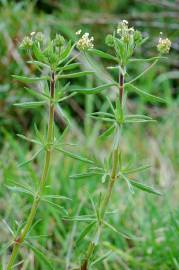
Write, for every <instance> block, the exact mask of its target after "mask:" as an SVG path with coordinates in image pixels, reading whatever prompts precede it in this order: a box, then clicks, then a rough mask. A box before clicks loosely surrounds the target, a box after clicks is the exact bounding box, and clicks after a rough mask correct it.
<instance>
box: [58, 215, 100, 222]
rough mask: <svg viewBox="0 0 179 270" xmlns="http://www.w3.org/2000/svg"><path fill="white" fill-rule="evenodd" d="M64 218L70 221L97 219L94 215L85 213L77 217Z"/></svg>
mask: <svg viewBox="0 0 179 270" xmlns="http://www.w3.org/2000/svg"><path fill="white" fill-rule="evenodd" d="M63 219H64V220H69V221H82V222H90V221H95V222H96V221H97V220H96V218H95V216H94V215H84V216H75V217H63Z"/></svg>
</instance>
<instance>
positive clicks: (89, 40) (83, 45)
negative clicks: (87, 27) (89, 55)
mask: <svg viewBox="0 0 179 270" xmlns="http://www.w3.org/2000/svg"><path fill="white" fill-rule="evenodd" d="M93 41H94V37H89V33H85V34H83V35H82V37H81V38H80V39H79V40H78V42H77V44H76V46H77V48H78V49H79V50H83V51H84V50H87V49H92V48H93V47H94V44H93Z"/></svg>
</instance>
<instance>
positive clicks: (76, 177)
mask: <svg viewBox="0 0 179 270" xmlns="http://www.w3.org/2000/svg"><path fill="white" fill-rule="evenodd" d="M102 174H103V173H99V172H87V173H79V174H74V175H71V176H70V178H71V179H83V178H88V177H91V176H97V175H102Z"/></svg>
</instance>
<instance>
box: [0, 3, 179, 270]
mask: <svg viewBox="0 0 179 270" xmlns="http://www.w3.org/2000/svg"><path fill="white" fill-rule="evenodd" d="M121 19H127V20H128V21H129V23H130V25H132V26H134V27H135V28H138V29H139V30H140V31H142V33H143V35H144V36H147V35H149V40H148V41H147V42H146V44H145V45H144V47H143V48H142V49H141V50H140V51H138V52H137V55H136V56H137V57H141V58H144V57H146V58H148V57H151V56H155V55H156V53H157V51H156V44H157V42H158V37H159V33H160V32H163V33H164V36H165V35H166V36H167V37H169V38H170V39H171V41H172V49H171V53H170V55H169V57H168V59H165V60H162V61H160V63H159V64H157V66H155V67H154V68H153V69H152V70H151V71H150V72H149V73H148V74H147V75H145V76H144V77H141V79H140V80H139V81H138V82H137V83H138V86H139V87H140V88H142V89H144V90H147V91H148V92H150V93H152V94H155V95H158V96H161V97H163V98H165V99H166V100H167V104H164V105H163V104H157V103H154V104H152V103H151V102H150V101H149V100H148V99H147V98H144V97H139V96H137V95H134V94H131V95H130V96H129V100H128V103H127V107H128V111H129V112H131V113H147V114H149V115H151V116H152V117H155V118H156V119H157V120H158V122H157V124H149V125H138V124H136V125H134V124H133V125H131V126H130V127H127V128H126V130H125V137H124V138H123V152H124V155H125V159H126V163H128V162H133V163H134V165H138V164H139V165H140V164H146V163H147V164H148V163H149V164H151V165H152V166H151V168H150V169H149V170H148V171H146V172H142V173H140V175H138V176H137V177H138V179H139V180H141V181H143V183H146V184H150V185H154V186H156V187H157V188H158V189H159V190H161V191H162V193H163V196H162V197H157V198H156V197H154V196H153V195H148V194H147V195H146V194H143V193H142V192H139V191H136V192H135V194H134V195H131V194H130V193H129V191H128V190H127V188H126V187H125V186H124V185H123V184H122V183H121V184H120V183H118V184H117V185H116V188H115V190H114V196H113V198H112V200H111V206H110V209H111V210H116V214H115V215H110V216H109V217H108V218H109V222H110V223H111V224H113V225H114V226H115V227H116V228H118V229H120V230H127V232H129V233H131V234H132V235H135V236H137V237H138V240H129V239H123V238H122V237H120V236H119V235H116V234H115V233H114V234H113V233H111V232H110V231H108V230H105V231H104V233H103V235H102V242H101V245H100V248H99V251H98V253H97V254H96V258H97V257H98V256H99V255H100V256H101V255H103V254H105V253H106V252H107V251H112V253H111V255H110V256H109V257H108V258H107V259H106V260H104V261H103V262H99V263H97V264H95V265H94V266H93V268H92V269H105V270H113V269H114V270H115V269H116V270H119V269H122V270H123V269H124V270H129V269H132V270H139V269H140V270H144V269H145V270H154V269H155V270H156V269H159V270H172V269H179V245H178V243H179V203H178V196H179V183H178V171H179V144H178V138H179V126H178V117H179V110H178V103H179V95H178V93H179V71H178V67H179V57H178V54H179V1H178V0H176V1H174V0H173V1H172V0H171V1H169V0H163V1H160V0H148V1H142V0H133V1H132V0H110V1H109V0H101V1H100V0H98V1H97V0H91V1H85V0H81V1H80V0H66V1H65V0H62V1H60V0H59V1H56V0H49V1H45V0H44V1H6V0H1V1H0V56H1V57H0V185H1V188H0V259H1V262H2V266H1V267H3V266H4V265H5V262H6V260H7V256H8V253H9V252H10V250H11V247H9V248H7V245H8V243H9V241H11V240H12V235H11V232H10V229H9V228H10V227H12V228H14V229H15V228H16V227H17V225H18V224H19V223H21V222H23V221H24V219H25V217H26V215H27V213H28V210H29V207H30V205H31V198H29V197H28V196H27V195H24V194H23V193H14V192H11V191H10V190H8V188H7V185H10V184H11V183H12V182H13V181H15V182H19V183H27V184H29V185H31V186H35V185H36V184H37V181H38V177H39V176H40V174H41V167H42V157H40V158H38V160H35V162H33V164H30V165H28V166H26V167H22V168H19V167H18V166H17V165H18V163H20V162H22V161H24V160H25V159H29V158H30V157H31V156H32V155H33V153H34V151H35V149H34V148H35V147H33V146H32V145H29V144H28V143H27V144H25V143H24V142H23V141H21V140H20V139H19V138H18V137H17V136H16V134H17V133H21V134H25V135H29V134H30V135H33V134H34V123H37V125H38V127H39V128H40V129H42V130H43V129H44V127H45V125H46V122H47V112H46V110H42V109H38V110H35V111H31V110H21V109H17V108H16V107H15V106H13V104H14V103H15V102H20V101H23V100H30V99H31V97H30V95H29V94H28V93H27V92H26V91H25V89H24V85H22V84H21V83H19V82H17V81H15V80H14V79H13V78H12V77H11V75H12V74H16V75H22V74H26V75H31V74H34V73H35V72H36V70H35V69H33V67H32V66H30V65H28V64H27V63H26V60H28V58H27V56H26V55H25V54H24V55H23V53H21V52H20V50H19V48H18V47H19V43H20V41H21V40H22V39H23V37H24V36H25V35H28V34H29V33H31V32H32V31H42V32H44V33H45V34H46V35H50V34H51V35H53V34H55V33H56V32H58V33H61V34H63V35H64V36H65V37H66V38H67V39H69V38H70V39H72V40H74V41H75V38H76V36H75V32H76V31H77V30H78V29H82V30H83V31H85V32H89V33H90V34H91V35H93V36H94V38H95V48H99V49H102V50H108V51H109V48H107V47H106V46H105V43H104V39H105V36H106V34H108V33H110V32H111V31H112V30H113V29H114V27H115V26H116V25H117V24H118V22H119V20H121ZM79 60H80V62H81V63H82V69H83V68H85V67H86V66H87V65H88V64H87V62H86V60H85V59H84V58H83V57H80V58H79ZM94 64H95V66H96V67H97V68H98V69H99V70H100V71H101V72H102V76H101V75H100V76H97V77H95V78H92V77H91V76H90V77H89V78H87V80H86V79H80V80H77V81H76V82H75V84H76V85H77V84H78V85H81V86H82V85H86V86H88V87H90V86H93V85H98V84H100V83H101V82H108V80H109V78H110V76H111V74H110V73H108V72H107V71H106V70H105V71H104V67H105V66H107V64H108V63H106V62H105V61H104V62H100V60H99V59H95V60H94ZM147 65H148V64H146V63H140V64H137V65H136V64H135V65H131V66H130V67H129V71H128V73H129V76H130V77H131V78H132V77H134V76H136V75H137V74H139V73H140V72H141V71H143V70H144V69H145V68H146V67H147ZM110 96H111V99H112V100H113V99H114V93H110ZM62 109H63V111H64V113H65V115H66V117H67V118H68V119H69V121H70V128H69V131H68V132H67V134H66V135H65V140H66V141H68V142H75V143H78V146H77V147H76V149H74V151H77V152H80V153H82V154H83V155H86V156H95V158H97V159H103V158H104V157H105V155H106V154H107V153H108V151H109V150H110V144H111V139H109V140H107V141H106V142H99V141H98V135H99V134H100V132H101V131H102V130H103V129H104V128H105V126H104V124H101V123H99V122H97V121H94V120H91V119H89V117H87V114H88V113H90V112H93V111H97V110H99V109H100V110H101V109H103V110H107V109H108V105H107V104H106V101H105V99H104V97H103V96H100V95H96V96H85V97H84V96H80V95H79V96H75V98H71V99H70V100H68V101H66V102H65V103H64V104H63V106H62ZM65 125H66V119H65V118H64V117H63V116H62V115H61V108H58V110H57V112H56V126H57V134H60V133H61V132H62V131H63V129H64V127H65ZM86 169H87V166H86V165H84V164H82V163H79V162H77V161H74V160H69V159H66V158H65V159H64V157H63V156H62V155H61V154H58V153H57V154H55V156H54V158H53V163H52V169H51V171H50V175H49V184H50V188H49V193H53V194H54V193H55V194H62V195H64V196H67V197H69V198H70V199H71V201H62V202H60V205H63V206H65V208H66V209H67V210H68V211H69V213H70V214H71V215H80V214H81V215H82V214H89V213H92V207H91V204H90V200H89V196H88V192H89V193H90V194H92V195H93V197H94V200H95V199H96V196H97V195H98V194H99V192H101V191H103V190H104V189H105V187H104V185H103V184H102V183H101V180H100V179H85V180H72V179H70V178H69V176H70V175H71V174H74V173H80V172H85V170H86ZM62 217H63V212H62V211H59V209H58V208H57V209H55V208H54V207H51V206H49V205H45V204H44V203H42V204H41V206H40V209H39V211H38V213H37V217H36V225H35V226H34V227H33V229H32V232H31V237H30V239H29V243H30V244H29V248H27V247H22V248H21V254H20V255H19V261H24V262H23V263H22V264H20V265H19V266H17V267H15V269H23V270H25V269H27V270H33V269H37V270H38V269H43V270H46V269H47V270H48V269H59V270H63V269H65V270H69V269H73V267H74V268H75V267H76V266H78V264H79V262H80V259H81V257H82V255H83V253H84V251H85V249H86V246H87V241H88V238H87V239H86V241H84V242H83V244H81V245H79V246H77V247H76V246H75V240H76V239H77V237H78V236H79V234H80V232H81V230H82V228H84V224H83V223H80V222H69V221H68V222H67V221H64V220H62ZM39 235H47V237H40V238H37V236H39ZM31 244H33V245H31ZM22 265H23V266H22ZM0 269H1V268H0ZM2 269H3V268H2Z"/></svg>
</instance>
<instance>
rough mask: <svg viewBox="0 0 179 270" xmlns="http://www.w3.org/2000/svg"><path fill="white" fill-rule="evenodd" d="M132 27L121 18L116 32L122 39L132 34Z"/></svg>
mask: <svg viewBox="0 0 179 270" xmlns="http://www.w3.org/2000/svg"><path fill="white" fill-rule="evenodd" d="M134 31H135V30H134V28H133V27H130V28H129V26H128V21H126V20H123V21H121V22H120V23H119V25H118V28H117V34H118V35H120V36H121V38H122V39H124V38H125V37H127V36H128V35H130V34H134Z"/></svg>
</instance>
